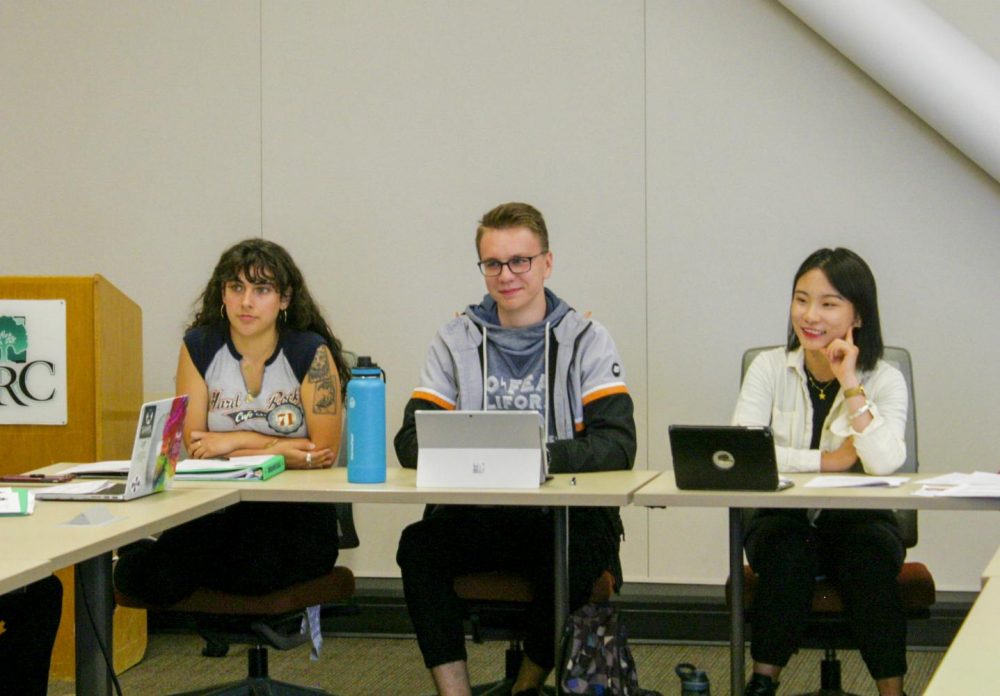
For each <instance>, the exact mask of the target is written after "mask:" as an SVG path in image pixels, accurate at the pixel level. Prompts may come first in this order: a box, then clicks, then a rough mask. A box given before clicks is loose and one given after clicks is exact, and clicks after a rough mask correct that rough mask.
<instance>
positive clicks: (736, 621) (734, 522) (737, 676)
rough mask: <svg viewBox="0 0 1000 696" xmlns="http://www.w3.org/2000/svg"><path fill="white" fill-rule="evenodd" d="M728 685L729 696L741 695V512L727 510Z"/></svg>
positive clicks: (742, 638) (743, 645)
mask: <svg viewBox="0 0 1000 696" xmlns="http://www.w3.org/2000/svg"><path fill="white" fill-rule="evenodd" d="M729 582H730V602H731V604H730V608H729V620H730V631H729V684H730V693H731V694H741V693H743V678H744V677H743V671H744V669H745V667H744V664H743V651H744V650H745V638H744V628H743V618H744V617H743V510H742V509H740V508H730V509H729Z"/></svg>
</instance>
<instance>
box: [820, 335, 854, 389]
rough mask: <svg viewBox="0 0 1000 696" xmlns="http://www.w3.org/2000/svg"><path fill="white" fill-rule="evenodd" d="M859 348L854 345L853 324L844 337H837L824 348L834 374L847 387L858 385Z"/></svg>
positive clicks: (841, 384) (842, 385) (824, 353)
mask: <svg viewBox="0 0 1000 696" xmlns="http://www.w3.org/2000/svg"><path fill="white" fill-rule="evenodd" d="M858 353H859V349H858V347H857V346H856V345H854V327H853V326H852V327H851V328H850V329H849V330H848V331H847V335H846V336H844V338H836V339H834V340H833V341H831V342H830V344H829V345H828V346H827V347H826V348H824V349H823V355H825V356H826V359H827V361H828V362H829V363H830V369H831V370H833V375H834V376H835V377H836V378H837V381H838V382H840V386H841V387H843V388H845V389H850V388H851V387H856V386H857V385H858V375H857V363H858Z"/></svg>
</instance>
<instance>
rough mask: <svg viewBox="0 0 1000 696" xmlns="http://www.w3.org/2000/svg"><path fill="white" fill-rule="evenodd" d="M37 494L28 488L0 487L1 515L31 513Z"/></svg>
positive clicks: (33, 509)
mask: <svg viewBox="0 0 1000 696" xmlns="http://www.w3.org/2000/svg"><path fill="white" fill-rule="evenodd" d="M34 511H35V495H34V493H32V492H31V491H29V490H28V489H27V488H0V516H11V515H30V514H31V513H33V512H34Z"/></svg>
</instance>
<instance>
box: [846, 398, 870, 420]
mask: <svg viewBox="0 0 1000 696" xmlns="http://www.w3.org/2000/svg"><path fill="white" fill-rule="evenodd" d="M871 407H872V402H871V401H868V400H867V399H865V405H864V406H862V407H861V408H859V409H858V410H857V411H855V412H854V413H849V414H847V422H848V423H850V422H852V421H854V419H855V418H857V417H858V416H860V415H862V414H865V413H868V411H869V409H871Z"/></svg>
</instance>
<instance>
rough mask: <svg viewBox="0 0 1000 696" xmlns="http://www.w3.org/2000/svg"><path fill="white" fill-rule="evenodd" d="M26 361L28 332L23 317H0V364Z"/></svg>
mask: <svg viewBox="0 0 1000 696" xmlns="http://www.w3.org/2000/svg"><path fill="white" fill-rule="evenodd" d="M27 361H28V330H27V329H26V328H25V326H24V317H5V316H0V362H15V363H23V362H27Z"/></svg>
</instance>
